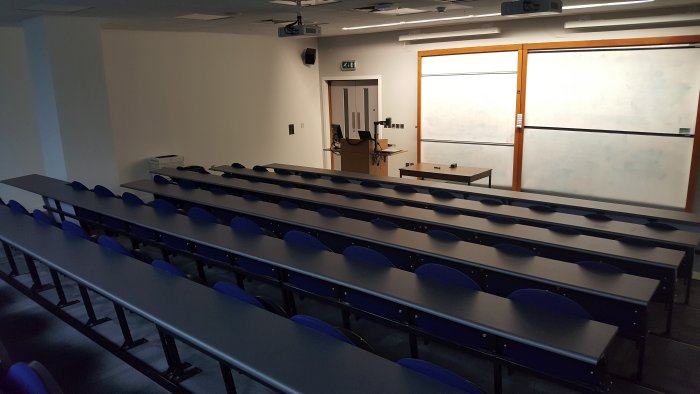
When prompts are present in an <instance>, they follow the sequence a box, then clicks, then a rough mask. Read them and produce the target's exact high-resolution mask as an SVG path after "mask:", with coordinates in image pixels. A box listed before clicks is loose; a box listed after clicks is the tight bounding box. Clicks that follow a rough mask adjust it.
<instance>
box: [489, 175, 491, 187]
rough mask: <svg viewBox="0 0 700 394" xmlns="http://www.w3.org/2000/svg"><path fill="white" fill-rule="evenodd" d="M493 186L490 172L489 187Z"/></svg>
mask: <svg viewBox="0 0 700 394" xmlns="http://www.w3.org/2000/svg"><path fill="white" fill-rule="evenodd" d="M490 188H491V174H489V189H490Z"/></svg>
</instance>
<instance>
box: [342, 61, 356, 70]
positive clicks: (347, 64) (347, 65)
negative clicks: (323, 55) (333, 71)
mask: <svg viewBox="0 0 700 394" xmlns="http://www.w3.org/2000/svg"><path fill="white" fill-rule="evenodd" d="M340 71H355V61H354V60H343V61H342V62H340Z"/></svg>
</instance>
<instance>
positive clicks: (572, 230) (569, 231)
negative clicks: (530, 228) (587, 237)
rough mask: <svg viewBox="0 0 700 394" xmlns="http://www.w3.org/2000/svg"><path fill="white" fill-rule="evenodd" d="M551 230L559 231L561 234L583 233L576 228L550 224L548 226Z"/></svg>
mask: <svg viewBox="0 0 700 394" xmlns="http://www.w3.org/2000/svg"><path fill="white" fill-rule="evenodd" d="M548 229H549V231H552V232H555V233H559V234H564V235H581V232H580V231H578V230H576V229H575V228H571V227H564V226H550V227H548Z"/></svg>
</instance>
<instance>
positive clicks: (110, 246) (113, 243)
mask: <svg viewBox="0 0 700 394" xmlns="http://www.w3.org/2000/svg"><path fill="white" fill-rule="evenodd" d="M97 243H98V244H99V245H100V246H101V247H102V248H104V249H106V250H109V251H112V252H115V253H119V254H123V255H125V256H129V257H136V255H135V254H134V252H133V251H132V250H130V249H128V248H127V247H125V246H124V245H122V244H120V243H119V242H118V241H117V240H116V239H114V238H112V237H109V236H107V235H100V236H99V237H97Z"/></svg>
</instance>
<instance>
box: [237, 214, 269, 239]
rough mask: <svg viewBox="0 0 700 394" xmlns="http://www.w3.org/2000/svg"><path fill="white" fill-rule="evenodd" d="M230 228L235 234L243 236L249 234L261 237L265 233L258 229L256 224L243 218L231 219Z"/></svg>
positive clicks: (260, 228)
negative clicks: (238, 233)
mask: <svg viewBox="0 0 700 394" xmlns="http://www.w3.org/2000/svg"><path fill="white" fill-rule="evenodd" d="M229 225H230V226H231V229H233V230H234V231H236V232H240V233H243V234H250V235H263V234H265V231H264V230H263V229H262V227H260V226H259V225H258V224H257V223H255V222H254V221H252V220H250V219H248V218H244V217H242V216H236V217H235V218H233V219H231V222H230V223H229Z"/></svg>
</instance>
